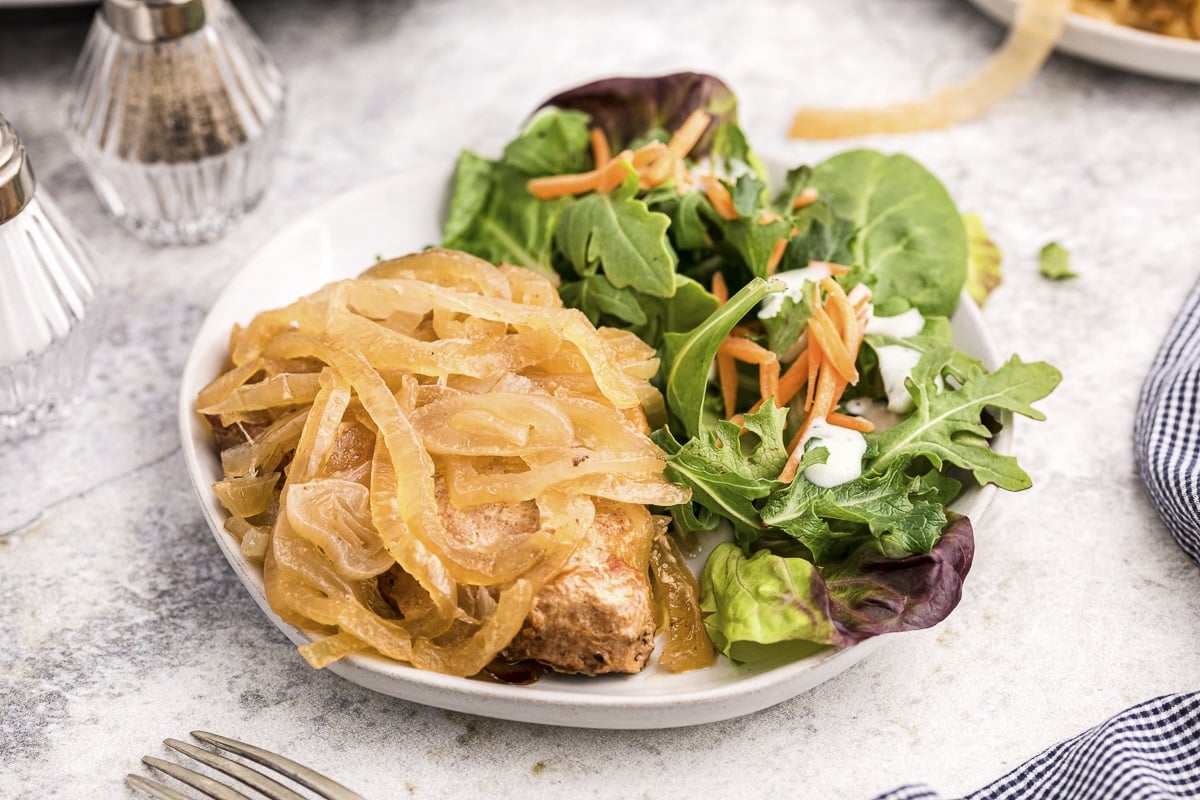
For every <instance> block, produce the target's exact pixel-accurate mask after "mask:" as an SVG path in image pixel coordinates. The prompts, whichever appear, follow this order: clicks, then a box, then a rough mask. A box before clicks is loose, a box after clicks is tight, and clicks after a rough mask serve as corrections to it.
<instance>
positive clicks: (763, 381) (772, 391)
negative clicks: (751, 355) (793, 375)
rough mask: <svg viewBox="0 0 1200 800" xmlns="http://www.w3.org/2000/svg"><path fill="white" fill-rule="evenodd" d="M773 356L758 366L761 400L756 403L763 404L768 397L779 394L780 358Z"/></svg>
mask: <svg viewBox="0 0 1200 800" xmlns="http://www.w3.org/2000/svg"><path fill="white" fill-rule="evenodd" d="M774 355H775V354H774V353H772V354H771V356H772V358H771V360H770V361H767V362H765V363H763V364H760V365H759V367H758V394H759V400H758V403H756V405H759V406H761V405H762V404H763V403H765V402H767V399H768V398H771V397H777V396H778V395H779V359H778V358H774Z"/></svg>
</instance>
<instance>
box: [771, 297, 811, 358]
mask: <svg viewBox="0 0 1200 800" xmlns="http://www.w3.org/2000/svg"><path fill="white" fill-rule="evenodd" d="M812 314H813V307H812V292H811V291H808V292H801V293H800V299H798V300H797V299H796V297H795V296H794V295H792V294H787V295H785V296H784V297H783V298H782V305H781V306H780V308H779V311H778V312H776V313H775V315H774V316H770V317H767V318H766V319H764V320H762V325H763V330H765V331H766V333H767V348H768V349H770V350H771V351H772V352H774V353H775V354H776V355H777V356H780V357H782V356H783V355H785V354H786V353H787V352H788V351H789V350H791V349H792V345H794V344H795V343H796V340H797V339H799V338H800V334H801V333H803V332H804V330H805V328H806V327H807V326H808V318H809V317H811V316H812Z"/></svg>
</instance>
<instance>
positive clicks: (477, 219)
mask: <svg viewBox="0 0 1200 800" xmlns="http://www.w3.org/2000/svg"><path fill="white" fill-rule="evenodd" d="M528 180H529V179H528V176H526V175H525V174H524V173H522V172H520V171H518V170H516V169H513V168H512V167H511V166H508V165H506V164H504V163H501V162H497V161H489V160H487V159H485V158H481V157H480V156H477V155H475V154H474V153H470V152H466V151H464V152H463V153H462V154H461V155H460V156H459V158H458V164H457V166H456V168H455V171H454V191H453V193H452V195H451V200H450V207H449V209H448V212H447V216H446V223H445V227H444V230H443V240H442V246H443V247H447V248H450V249H452V250H463V251H465V252H468V253H471V254H472V255H476V256H479V257H480V258H483V259H486V260H488V261H490V262H492V263H493V264H499V263H501V262H507V263H509V264H517V265H519V266H522V267H526V268H528V269H532V270H536V271H538V272H541V273H542V274H544V275H549V276H553V275H555V274H557V273H556V271H555V269H554V265H553V261H554V234H555V230H556V228H557V227H558V219H559V215H560V214H561V213H562V210H563V208H564V207H565V206H566V205H567V204H568V203H570V202H571V201H570V200H569V199H568V198H559V199H557V200H551V201H543V200H538V199H537V198H536V197H534V196H533V195H531V194H530V193H529V191H528V190H527V189H526V184H527V183H528Z"/></svg>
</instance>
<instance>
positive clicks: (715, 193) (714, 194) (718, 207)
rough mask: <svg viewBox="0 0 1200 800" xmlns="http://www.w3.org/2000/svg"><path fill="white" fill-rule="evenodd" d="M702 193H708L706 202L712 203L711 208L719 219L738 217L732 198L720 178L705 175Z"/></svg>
mask: <svg viewBox="0 0 1200 800" xmlns="http://www.w3.org/2000/svg"><path fill="white" fill-rule="evenodd" d="M704 193H705V194H706V195H708V202H710V203H712V207H713V209H714V210H715V211H716V212H717V214H718V215H719V216H720V217H721V219H729V220H734V219H737V218H738V213H737V209H736V208H734V207H733V198H732V197H731V196H730V195H729V190H728V189H726V188H725V184H723V183H721V181H720V180H718V179H717V178H715V177H714V176H712V175H709V176H707V177H705V179H704Z"/></svg>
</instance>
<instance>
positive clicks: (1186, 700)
mask: <svg viewBox="0 0 1200 800" xmlns="http://www.w3.org/2000/svg"><path fill="white" fill-rule="evenodd" d="M1133 439H1134V450H1135V453H1136V460H1137V467H1138V472H1139V473H1140V474H1141V477H1142V482H1143V483H1144V484H1145V487H1146V494H1147V495H1148V496H1149V498H1150V502H1151V503H1152V504H1153V505H1154V507H1155V509H1156V510H1157V511H1158V514H1159V516H1160V517H1162V520H1163V522H1164V523H1165V524H1166V526H1167V530H1169V531H1170V532H1171V535H1172V536H1174V537H1175V540H1176V541H1177V542H1179V546H1180V547H1182V548H1183V550H1184V552H1186V553H1187V554H1188V555H1190V556H1191V557H1192V558H1193V559H1195V560H1196V561H1197V562H1198V563H1200V284H1197V285H1196V287H1195V288H1194V289H1192V292H1191V294H1190V295H1188V298H1187V301H1186V302H1185V303H1184V305H1183V311H1182V312H1180V314H1179V317H1178V318H1177V319H1176V320H1175V323H1174V325H1172V326H1171V330H1170V332H1169V333H1168V334H1167V338H1166V340H1165V341H1164V342H1163V345H1162V348H1161V349H1160V350H1159V353H1158V356H1157V357H1156V358H1155V359H1154V364H1153V366H1151V368H1150V373H1149V375H1148V376H1147V377H1146V382H1145V383H1144V384H1143V385H1142V393H1141V397H1140V398H1139V400H1138V409H1137V416H1136V418H1135V420H1134V426H1133ZM1197 591H1198V592H1200V581H1198V582H1197ZM1126 798H1129V799H1130V800H1132V799H1133V798H1136V800H1183V799H1184V798H1200V692H1190V693H1187V694H1175V695H1168V696H1166V697H1159V698H1157V699H1154V700H1149V701H1147V702H1145V703H1141V704H1140V705H1136V706H1134V707H1133V708H1130V709H1127V710H1125V711H1122V712H1121V713H1120V714H1117V715H1116V716H1115V717H1113V718H1112V719H1110V720H1108V721H1107V722H1105V723H1103V724H1101V725H1098V726H1096V727H1095V728H1092V729H1091V730H1088V731H1085V732H1083V733H1081V734H1079V735H1078V736H1076V737H1075V738H1074V739H1069V740H1067V741H1065V742H1062V743H1061V744H1057V745H1055V746H1053V747H1051V748H1049V749H1048V750H1046V751H1045V752H1043V753H1042V754H1041V755H1039V756H1038V757H1037V758H1034V759H1033V760H1031V761H1028V762H1026V763H1025V764H1022V765H1021V766H1020V767H1017V768H1016V769H1015V770H1013V771H1012V772H1010V773H1009V774H1007V775H1005V776H1004V777H1003V778H1001V779H1000V780H998V781H996V782H995V783H992V784H990V785H988V786H985V787H984V788H982V789H980V790H979V791H977V792H973V793H971V794H969V795H967V796H966V797H965V798H964V800H1126ZM876 800H940V798H939V795H938V794H937V793H935V792H934V791H933V790H931V789H930V788H929V787H927V786H902V787H900V788H899V789H894V790H892V791H890V792H887V793H886V794H882V795H880V796H879V797H878V798H876Z"/></svg>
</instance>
